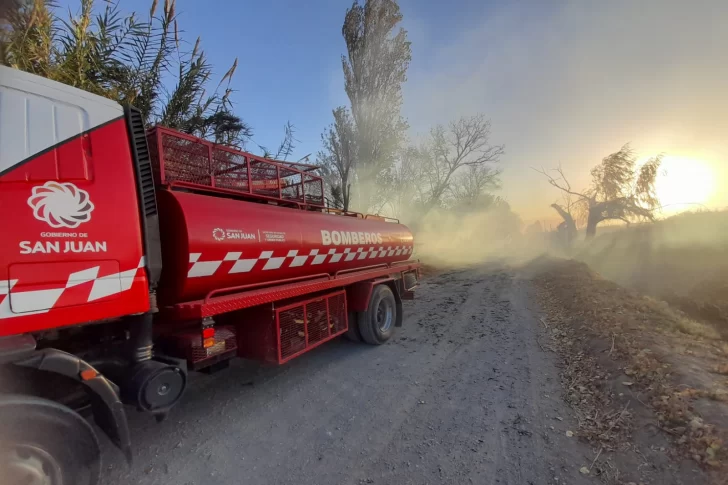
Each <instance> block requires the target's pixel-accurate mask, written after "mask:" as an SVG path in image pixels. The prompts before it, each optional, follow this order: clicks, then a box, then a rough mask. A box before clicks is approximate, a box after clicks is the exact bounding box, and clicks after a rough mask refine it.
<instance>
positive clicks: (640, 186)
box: [537, 144, 662, 239]
mask: <svg viewBox="0 0 728 485" xmlns="http://www.w3.org/2000/svg"><path fill="white" fill-rule="evenodd" d="M661 163H662V155H658V156H655V157H652V158H650V159H649V160H647V161H646V162H645V163H643V164H642V165H641V166H639V167H637V158H636V156H635V153H634V151H633V150H632V148H631V147H630V146H629V144H626V145H624V146H623V147H622V148H621V149H620V150H619V151H617V152H614V153H612V154H611V155H608V156H607V157H605V158H603V159H602V161H601V163H600V164H599V165H597V166H596V167H594V168H592V170H591V176H592V181H591V185H590V186H589V187H588V188H587V189H586V190H584V191H582V192H578V191H575V190H573V189H572V187H571V184H570V183H569V180H568V179H567V178H566V176H565V174H564V172H563V170H561V169H556V170H555V173H556V175H554V174H553V173H554V171H552V172H551V173H549V172H547V171H546V170H544V169H541V170H537V171H538V172H539V173H541V174H542V175H544V176H545V177H546V179H547V180H548V182H549V183H550V184H551V185H553V186H554V187H556V188H557V189H559V190H561V191H562V192H563V193H564V194H568V195H571V196H573V197H575V198H576V203H578V204H583V205H584V206H585V207H586V211H587V223H586V237H587V239H591V238H593V237H594V236H595V235H596V232H597V225H599V223H601V222H603V221H606V220H621V221H624V222H627V223H630V222H633V221H639V220H647V221H654V220H655V211H656V210H657V209H658V207H659V200H658V199H657V194H656V192H655V182H656V179H657V174H658V171H659V169H660V165H661Z"/></svg>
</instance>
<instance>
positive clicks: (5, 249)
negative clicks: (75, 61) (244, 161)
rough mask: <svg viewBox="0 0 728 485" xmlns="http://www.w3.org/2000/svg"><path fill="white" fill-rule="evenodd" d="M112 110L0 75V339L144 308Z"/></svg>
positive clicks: (124, 140)
mask: <svg viewBox="0 0 728 485" xmlns="http://www.w3.org/2000/svg"><path fill="white" fill-rule="evenodd" d="M129 140H130V138H129V132H128V128H127V121H126V119H125V117H124V110H123V109H122V107H121V106H120V105H118V104H117V103H115V102H113V101H110V100H108V99H105V98H102V97H100V96H96V95H93V94H90V93H87V92H85V91H81V90H79V89H75V88H72V87H69V86H66V85H63V84H60V83H57V82H54V81H50V80H48V79H44V78H41V77H38V76H35V75H32V74H28V73H25V72H21V71H17V70H15V69H10V68H7V67H3V66H0V228H2V237H0V336H3V335H10V334H17V333H26V332H31V331H38V330H43V329H50V328H55V327H61V326H67V325H72V324H76V323H81V322H88V321H93V320H99V319H105V318H112V317H117V316H121V315H126V314H132V313H140V312H145V311H147V310H148V309H149V295H148V283H147V275H146V272H145V271H144V244H143V234H142V225H141V223H140V221H141V216H140V208H139V202H138V200H139V198H138V196H137V179H136V174H135V169H134V163H133V158H132V150H133V147H132V146H131V145H130V141H129Z"/></svg>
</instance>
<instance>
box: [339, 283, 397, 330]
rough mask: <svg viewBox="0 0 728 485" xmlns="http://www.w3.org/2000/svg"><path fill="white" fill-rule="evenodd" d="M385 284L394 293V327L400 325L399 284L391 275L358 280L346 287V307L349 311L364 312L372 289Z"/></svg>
mask: <svg viewBox="0 0 728 485" xmlns="http://www.w3.org/2000/svg"><path fill="white" fill-rule="evenodd" d="M381 284H385V285H387V286H389V288H390V289H391V290H392V293H394V300H395V302H396V304H397V319H396V320H395V322H394V326H395V327H401V326H402V296H401V295H400V285H399V284H398V281H397V279H395V278H393V277H391V276H390V277H385V278H379V279H375V280H370V281H360V282H359V283H354V284H352V285H349V286H347V287H346V307H347V310H348V311H350V312H365V311H366V310H367V307H368V306H369V299H370V298H371V296H372V291H373V290H374V287H375V286H377V285H381Z"/></svg>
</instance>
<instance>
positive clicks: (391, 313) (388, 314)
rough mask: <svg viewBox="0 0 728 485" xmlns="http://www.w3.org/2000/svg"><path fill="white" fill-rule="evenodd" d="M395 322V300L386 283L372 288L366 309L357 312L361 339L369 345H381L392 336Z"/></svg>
mask: <svg viewBox="0 0 728 485" xmlns="http://www.w3.org/2000/svg"><path fill="white" fill-rule="evenodd" d="M396 322H397V300H395V298H394V293H392V290H391V289H390V288H389V286H387V285H377V286H375V287H374V289H373V290H372V296H371V297H370V298H369V306H368V307H367V311H365V312H361V313H358V314H357V324H358V325H357V326H358V327H359V332H360V333H361V337H362V340H364V342H366V343H368V344H370V345H381V344H383V343H384V342H386V341H387V340H389V339H390V337H392V334H393V333H394V326H395V324H396Z"/></svg>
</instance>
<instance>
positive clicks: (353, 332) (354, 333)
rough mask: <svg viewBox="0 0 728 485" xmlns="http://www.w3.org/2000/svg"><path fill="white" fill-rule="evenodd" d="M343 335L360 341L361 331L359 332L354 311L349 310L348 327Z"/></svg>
mask: <svg viewBox="0 0 728 485" xmlns="http://www.w3.org/2000/svg"><path fill="white" fill-rule="evenodd" d="M344 336H345V337H346V339H347V340H351V341H352V342H361V332H359V323H358V321H357V313H356V312H349V328H348V329H347V330H346V333H345V334H344Z"/></svg>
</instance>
